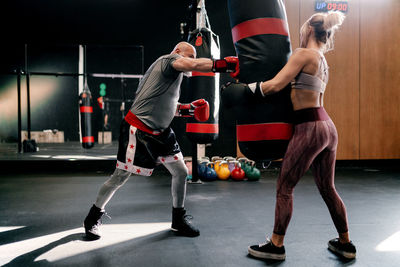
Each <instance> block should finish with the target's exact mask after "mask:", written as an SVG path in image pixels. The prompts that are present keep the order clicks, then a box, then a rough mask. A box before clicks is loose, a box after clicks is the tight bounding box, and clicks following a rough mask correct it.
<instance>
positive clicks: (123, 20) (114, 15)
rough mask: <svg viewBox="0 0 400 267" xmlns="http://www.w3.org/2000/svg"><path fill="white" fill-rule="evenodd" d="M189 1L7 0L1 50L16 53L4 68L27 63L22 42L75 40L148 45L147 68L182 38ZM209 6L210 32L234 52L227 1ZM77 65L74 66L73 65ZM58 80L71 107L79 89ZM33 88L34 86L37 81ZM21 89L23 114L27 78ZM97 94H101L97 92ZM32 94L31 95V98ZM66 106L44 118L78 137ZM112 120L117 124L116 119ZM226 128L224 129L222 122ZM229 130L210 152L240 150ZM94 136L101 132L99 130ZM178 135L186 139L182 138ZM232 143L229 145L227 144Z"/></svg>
mask: <svg viewBox="0 0 400 267" xmlns="http://www.w3.org/2000/svg"><path fill="white" fill-rule="evenodd" d="M188 4H189V1H187V0H186V1H184V0H179V1H155V0H147V1H139V0H97V1H88V0H83V1H82V0H81V1H77V0H59V1H50V0H39V1H27V0H17V1H8V3H6V4H5V6H4V8H3V10H2V11H3V12H2V13H3V14H5V16H1V17H0V25H2V31H1V35H2V40H3V41H2V44H1V47H3V49H1V52H0V55H1V56H2V58H7V57H9V56H10V55H12V58H7V60H3V61H2V62H1V63H0V65H1V68H0V70H10V69H13V67H15V66H16V65H20V66H23V56H22V57H21V55H20V54H21V51H23V44H25V43H28V44H30V45H37V44H39V45H40V44H46V45H47V44H48V45H50V46H51V45H76V44H88V45H116V44H117V45H142V46H144V67H145V69H147V68H148V67H149V66H150V64H151V63H152V62H153V61H154V60H155V59H156V58H158V57H159V56H160V55H163V54H166V53H169V52H170V51H171V50H172V48H173V47H174V45H175V44H176V43H177V42H178V41H181V35H180V23H181V22H183V21H184V19H185V17H186V13H185V12H187V7H188ZM206 8H207V12H208V16H209V19H210V23H211V26H212V30H213V31H214V32H216V33H217V34H218V35H219V37H220V43H221V56H222V57H223V56H228V55H234V54H235V51H234V48H233V44H232V38H231V32H230V26H229V18H228V12H227V6H226V0H213V1H206ZM10 46H11V47H18V52H16V53H10ZM4 47H6V49H4ZM73 67H76V66H75V65H74V66H73ZM49 71H50V70H49ZM57 71H60V70H57ZM61 71H62V70H61ZM64 71H65V70H64ZM50 79H51V78H50ZM51 80H52V79H51ZM56 80H57V81H59V82H60V81H62V82H61V83H64V82H63V81H64V80H68V81H69V85H66V86H61V87H58V88H57V89H56V90H57V91H58V92H60V91H62V93H61V94H60V93H58V94H57V95H58V96H59V97H60V98H63V99H64V100H65V102H66V103H68V102H70V106H75V105H77V103H76V101H75V98H76V99H77V95H76V90H75V89H74V90H71V92H66V91H68V87H71V85H70V84H71V82H72V84H74V83H75V81H74V80H73V79H71V78H56ZM221 80H222V82H225V81H228V80H230V78H229V76H228V77H226V76H225V77H222V79H221ZM14 82H15V81H14ZM32 82H35V80H32ZM89 83H90V84H93V87H95V88H91V90H92V93H94V94H98V92H97V91H98V88H97V84H96V83H95V82H94V81H93V80H91V79H90V80H89ZM32 87H33V88H36V86H35V85H33V86H32ZM131 87H132V86H131ZM133 87H134V86H133ZM133 87H132V88H133ZM108 88H109V87H108ZM22 91H23V102H22V105H23V115H24V116H25V112H26V109H25V105H26V104H25V103H26V102H25V99H26V98H25V96H24V94H25V82H24V80H23V82H22ZM35 91H36V89H32V94H35ZM107 93H108V92H107ZM95 96H96V97H97V95H95ZM33 97H34V96H33V95H31V98H33ZM109 97H110V96H109ZM59 100H60V99H59ZM15 101H16V100H15ZM53 101H54V99H53ZM60 101H61V100H60ZM56 103H57V101H56ZM94 105H96V103H94ZM13 109H14V111H13V112H14V113H15V112H16V110H17V109H16V107H15V106H14V107H13ZM64 110H65V112H63V113H62V114H65V116H67V117H62V116H63V115H60V116H61V117H58V118H53V117H54V116H49V114H45V117H44V120H59V121H62V122H63V123H62V125H61V124H60V123H58V124H56V123H55V124H52V126H51V127H52V128H59V129H60V130H64V131H67V132H65V135H66V140H77V137H78V133H77V132H76V130H77V127H78V126H77V125H68V126H66V125H64V124H65V123H67V122H68V121H71V123H72V124H76V120H75V119H74V120H71V119H70V117H74V118H77V108H71V109H65V108H64ZM95 110H96V109H95ZM52 115H54V114H52ZM95 115H97V116H98V115H100V114H99V112H97V114H95ZM15 116H16V115H15ZM221 116H223V114H221ZM24 118H25V117H23V119H24ZM36 118H37V116H36V113H35V115H34V116H32V130H42V128H40V127H42V126H41V125H40V124H35V125H33V124H34V122H35V120H36ZM222 120H223V119H222ZM96 121H97V120H96ZM98 121H100V120H98ZM112 123H113V124H114V122H112ZM53 125H54V126H53ZM100 125H101V124H100V123H96V122H95V127H96V128H99V127H100ZM36 126H37V127H39V128H37V127H36ZM114 126H115V125H113V127H114ZM44 127H45V126H44ZM222 127H224V126H223V124H222ZM6 128H9V129H14V128H15V130H9V131H8V133H10V132H12V133H13V135H15V136H16V134H17V131H16V122H15V121H14V123H13V124H10V125H8V126H7V127H6ZM23 128H25V129H26V122H25V119H24V120H23ZM114 128H118V127H114ZM65 129H69V130H65ZM68 131H72V132H73V133H69V132H68ZM221 131H222V132H221V133H220V134H221V135H222V134H223V132H224V131H225V130H224V129H222V130H221ZM225 132H226V133H225V138H224V139H225V140H224V142H223V143H222V142H221V143H219V142H218V140H217V142H216V143H215V144H214V145H213V147H212V148H210V149H208V150H209V151H210V153H213V151H212V150H214V149H215V150H217V151H219V152H220V154H221V155H228V154H229V155H233V154H235V153H236V151H235V137H234V129H231V128H229V129H228V130H226V131H225ZM114 133H115V131H113V139H115V138H116V134H114ZM95 135H96V136H97V130H96V132H95ZM8 137H9V136H1V138H2V141H5V139H7V138H8ZM178 138H179V139H181V140H182V139H183V138H184V137H178ZM8 139H9V138H8ZM11 140H14V138H11ZM182 141H183V142H182V144H184V145H185V146H188V145H187V142H184V140H182ZM229 141H230V142H231V144H229ZM184 150H186V151H188V150H190V146H189V147H188V148H187V149H185V148H184ZM221 151H222V153H221Z"/></svg>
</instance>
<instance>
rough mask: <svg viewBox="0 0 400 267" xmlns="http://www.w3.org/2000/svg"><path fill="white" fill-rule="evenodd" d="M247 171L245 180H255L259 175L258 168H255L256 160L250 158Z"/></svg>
mask: <svg viewBox="0 0 400 267" xmlns="http://www.w3.org/2000/svg"><path fill="white" fill-rule="evenodd" d="M249 164H250V165H249V167H248V169H247V170H248V171H247V172H246V176H247V180H248V181H257V180H259V179H260V177H261V173H260V170H259V169H257V168H256V162H255V161H253V160H251V161H250V162H249Z"/></svg>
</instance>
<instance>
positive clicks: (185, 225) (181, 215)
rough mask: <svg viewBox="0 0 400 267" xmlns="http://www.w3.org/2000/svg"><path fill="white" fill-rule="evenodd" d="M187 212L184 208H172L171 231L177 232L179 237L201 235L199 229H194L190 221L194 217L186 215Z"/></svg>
mask: <svg viewBox="0 0 400 267" xmlns="http://www.w3.org/2000/svg"><path fill="white" fill-rule="evenodd" d="M185 214H186V210H185V209H184V208H172V225H171V230H172V231H174V232H176V233H177V234H178V235H182V236H187V237H195V236H199V235H200V231H199V229H197V228H196V227H194V226H193V225H192V224H191V223H190V222H189V220H190V219H192V218H193V217H192V216H191V215H185Z"/></svg>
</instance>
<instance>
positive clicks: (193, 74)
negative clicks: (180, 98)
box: [192, 71, 215, 77]
mask: <svg viewBox="0 0 400 267" xmlns="http://www.w3.org/2000/svg"><path fill="white" fill-rule="evenodd" d="M195 76H209V77H215V73H214V72H198V71H192V77H195Z"/></svg>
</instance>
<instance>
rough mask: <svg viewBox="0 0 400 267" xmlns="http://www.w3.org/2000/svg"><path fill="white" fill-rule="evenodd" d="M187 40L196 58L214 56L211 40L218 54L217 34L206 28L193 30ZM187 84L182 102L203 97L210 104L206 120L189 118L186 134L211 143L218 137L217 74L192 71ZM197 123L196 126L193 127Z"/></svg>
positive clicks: (194, 139)
mask: <svg viewBox="0 0 400 267" xmlns="http://www.w3.org/2000/svg"><path fill="white" fill-rule="evenodd" d="M188 42H189V43H190V44H192V45H193V46H194V47H195V48H196V52H197V57H198V58H200V57H202V58H212V57H213V56H214V57H215V55H213V53H214V50H213V51H211V45H212V42H213V47H214V48H213V49H216V50H217V51H216V52H217V53H218V54H219V41H218V36H217V35H215V34H214V33H212V32H211V31H210V30H209V29H207V28H202V29H201V30H199V29H197V30H195V31H193V32H192V33H191V34H190V35H189V38H188ZM217 56H218V57H219V55H217ZM187 85H188V86H187V92H183V94H182V96H183V97H185V98H186V99H185V101H182V102H187V103H190V102H191V101H193V100H196V99H201V98H203V99H205V100H206V101H208V103H209V105H210V117H209V119H208V120H207V121H206V122H198V121H196V120H195V119H194V118H189V119H188V121H187V124H186V136H187V137H188V138H189V140H191V141H192V142H195V143H198V144H207V143H211V142H213V141H214V140H216V139H217V138H218V113H219V98H220V96H219V75H218V74H215V73H211V72H210V73H201V72H193V73H192V76H191V77H189V79H188V84H187ZM197 124H198V127H195V126H196V125H197ZM205 125H206V126H205Z"/></svg>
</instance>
